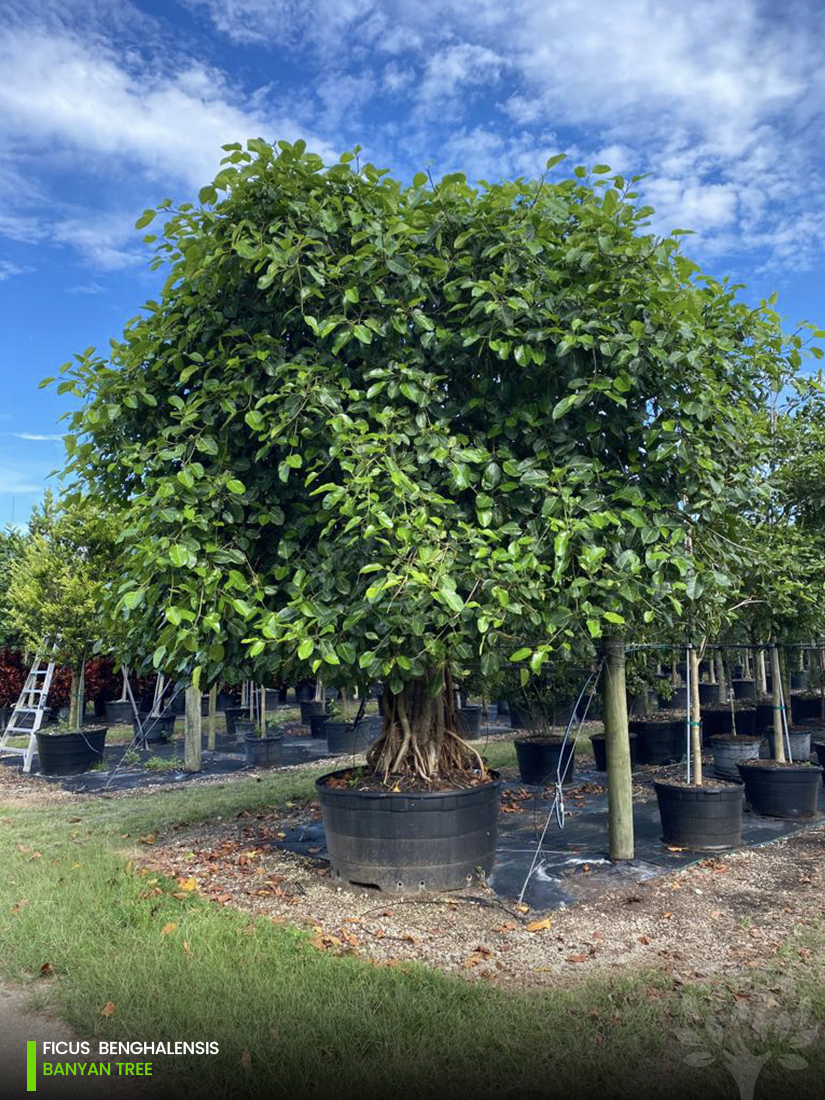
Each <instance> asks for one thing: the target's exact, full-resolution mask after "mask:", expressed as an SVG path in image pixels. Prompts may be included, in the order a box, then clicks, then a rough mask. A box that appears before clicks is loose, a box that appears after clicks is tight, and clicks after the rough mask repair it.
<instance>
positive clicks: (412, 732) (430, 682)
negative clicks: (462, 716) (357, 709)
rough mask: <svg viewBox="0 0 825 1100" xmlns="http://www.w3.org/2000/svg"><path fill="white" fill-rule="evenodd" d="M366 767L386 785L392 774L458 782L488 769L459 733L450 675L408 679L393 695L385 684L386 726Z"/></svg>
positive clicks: (370, 754) (368, 758)
mask: <svg viewBox="0 0 825 1100" xmlns="http://www.w3.org/2000/svg"><path fill="white" fill-rule="evenodd" d="M367 763H368V765H369V766H370V767H371V768H372V769H373V771H374V772H375V773H376V774H378V775H380V776H382V778H383V780H384V782H385V783H387V782H388V781H389V778H390V776H414V777H416V778H418V779H421V780H424V781H425V782H426V783H429V784H434V783H435V782H436V781H437V780H439V779H455V780H456V781H457V782H460V781H461V778H462V776H463V777H467V776H469V775H470V774H471V773H472V772H473V771H474V770H478V769H481V771H482V773H484V772H485V771H486V769H485V768H484V765H483V762H482V760H481V757H480V756H479V755H478V753H477V752H476V751H475V749H473V748H472V746H470V745H468V744H467V742H466V741H465V740H464V739H463V738H462V736H461V734H460V732H459V726H458V715H457V712H456V706H455V693H454V691H453V684H452V678H451V676H450V674H449V671H447V672H446V673H444V672H440V671H432V672H430V673H429V674H428V675H427V676H426V677H425V678H424V679H422V680H411V681H409V683H407V684H405V685H404V687H403V689H402V690H401V691H400V692H399V693H398V694H397V695H396V694H394V693H393V692H392V691H390V689H389V687H387V686H386V685H385V686H384V725H383V729H382V731H381V736H380V737H379V738H378V740H377V741H376V742H375V743H374V744H373V745H372V747H371V748H370V749H369V751H368V753H367Z"/></svg>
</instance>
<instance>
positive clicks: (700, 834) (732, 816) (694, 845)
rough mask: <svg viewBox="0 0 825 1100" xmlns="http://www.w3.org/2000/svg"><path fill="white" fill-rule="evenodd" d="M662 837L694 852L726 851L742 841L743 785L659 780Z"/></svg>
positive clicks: (656, 786)
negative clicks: (709, 784)
mask: <svg viewBox="0 0 825 1100" xmlns="http://www.w3.org/2000/svg"><path fill="white" fill-rule="evenodd" d="M653 786H654V787H655V789H656V798H657V799H658V802H659V816H660V818H661V820H662V840H663V841H664V842H665V844H667V845H668V846H670V847H672V848H687V849H688V850H689V851H692V852H724V851H726V850H727V849H729V848H737V847H738V846H739V845H740V844H741V841H742V803H743V800H742V784H741V783H726V784H725V785H724V786H723V787H715V786H714V787H692V786H691V787H688V786H686V785H682V784H679V785H677V784H675V783H668V782H656V783H654V784H653Z"/></svg>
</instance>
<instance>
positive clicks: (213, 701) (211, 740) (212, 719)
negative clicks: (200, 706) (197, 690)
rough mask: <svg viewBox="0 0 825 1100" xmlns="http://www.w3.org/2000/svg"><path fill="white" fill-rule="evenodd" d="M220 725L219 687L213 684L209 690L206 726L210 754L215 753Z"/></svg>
mask: <svg viewBox="0 0 825 1100" xmlns="http://www.w3.org/2000/svg"><path fill="white" fill-rule="evenodd" d="M217 725H218V685H217V684H213V685H212V687H211V688H210V689H209V717H208V718H207V725H206V747H207V748H208V749H209V751H210V752H214V751H215V734H216V731H217Z"/></svg>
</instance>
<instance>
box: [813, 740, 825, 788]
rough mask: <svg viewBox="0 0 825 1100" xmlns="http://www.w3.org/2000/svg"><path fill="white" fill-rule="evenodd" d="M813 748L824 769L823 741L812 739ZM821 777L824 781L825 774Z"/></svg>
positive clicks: (824, 752) (824, 743)
mask: <svg viewBox="0 0 825 1100" xmlns="http://www.w3.org/2000/svg"><path fill="white" fill-rule="evenodd" d="M813 750H814V752H815V753H816V757H817V760H818V761H819V764H820V767H822V768H823V769H825V741H814V743H813ZM822 779H823V781H825V775H823V776H822Z"/></svg>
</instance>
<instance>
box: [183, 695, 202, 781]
mask: <svg viewBox="0 0 825 1100" xmlns="http://www.w3.org/2000/svg"><path fill="white" fill-rule="evenodd" d="M183 770H184V771H185V772H199V771H201V770H202V768H201V693H200V692H199V691H198V689H197V688H196V687H195V686H194V684H190V685H189V687H188V688H187V689H186V717H185V725H184V738H183Z"/></svg>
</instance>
